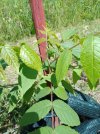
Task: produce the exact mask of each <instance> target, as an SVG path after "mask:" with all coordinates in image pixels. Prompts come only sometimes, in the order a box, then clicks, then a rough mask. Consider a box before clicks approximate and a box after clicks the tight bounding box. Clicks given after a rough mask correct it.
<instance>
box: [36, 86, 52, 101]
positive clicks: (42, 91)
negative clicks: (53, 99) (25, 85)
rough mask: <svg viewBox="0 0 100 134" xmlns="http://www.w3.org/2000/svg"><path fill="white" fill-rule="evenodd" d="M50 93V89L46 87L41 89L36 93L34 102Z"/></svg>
mask: <svg viewBox="0 0 100 134" xmlns="http://www.w3.org/2000/svg"><path fill="white" fill-rule="evenodd" d="M50 92H51V89H50V88H49V87H46V88H44V89H41V90H40V91H39V92H38V94H37V95H36V97H35V99H36V100H39V99H41V98H43V97H45V96H47V95H48V94H50Z"/></svg>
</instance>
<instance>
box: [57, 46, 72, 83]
mask: <svg viewBox="0 0 100 134" xmlns="http://www.w3.org/2000/svg"><path fill="white" fill-rule="evenodd" d="M71 60H72V53H71V51H70V50H68V49H67V50H64V51H63V52H62V53H61V55H60V57H59V59H58V61H57V65H56V79H57V83H58V84H59V82H61V80H63V78H64V77H65V76H66V75H67V71H68V67H69V65H70V63H71Z"/></svg>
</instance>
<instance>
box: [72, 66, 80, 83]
mask: <svg viewBox="0 0 100 134" xmlns="http://www.w3.org/2000/svg"><path fill="white" fill-rule="evenodd" d="M81 73H82V70H81V69H74V70H73V83H74V84H75V83H76V82H77V81H78V80H80V77H81Z"/></svg>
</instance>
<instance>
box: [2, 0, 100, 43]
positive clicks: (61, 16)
mask: <svg viewBox="0 0 100 134" xmlns="http://www.w3.org/2000/svg"><path fill="white" fill-rule="evenodd" d="M28 1H29V0H0V42H3V41H5V40H6V41H16V40H18V39H21V38H23V37H25V36H31V35H32V34H34V27H33V22H32V17H31V11H30V7H29V2H28ZM43 2H44V7H45V13H46V20H47V24H48V26H49V27H50V28H53V29H55V30H61V29H63V28H64V27H67V26H68V25H70V24H71V25H77V24H78V23H80V22H84V21H86V22H87V21H91V20H95V19H99V18H100V6H99V5H100V0H43Z"/></svg>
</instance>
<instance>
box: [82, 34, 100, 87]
mask: <svg viewBox="0 0 100 134" xmlns="http://www.w3.org/2000/svg"><path fill="white" fill-rule="evenodd" d="M81 63H82V66H83V69H84V71H85V73H86V75H87V77H88V79H89V80H90V82H91V83H92V85H93V86H95V84H96V82H97V80H98V79H99V78H100V38H99V37H94V36H89V37H88V38H87V39H86V40H85V41H84V44H83V47H82V52H81Z"/></svg>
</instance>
